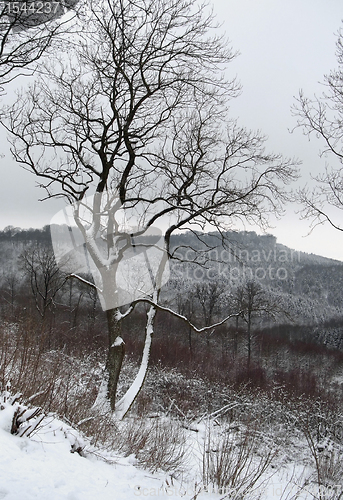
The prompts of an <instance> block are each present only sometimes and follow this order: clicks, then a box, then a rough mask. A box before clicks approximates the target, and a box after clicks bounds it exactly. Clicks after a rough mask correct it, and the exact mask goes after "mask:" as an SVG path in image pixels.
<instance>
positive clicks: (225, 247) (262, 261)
mask: <svg viewBox="0 0 343 500" xmlns="http://www.w3.org/2000/svg"><path fill="white" fill-rule="evenodd" d="M30 244H42V245H51V237H50V230H49V226H45V227H44V228H42V229H40V230H39V229H20V228H14V227H7V228H5V229H4V230H3V231H0V264H1V268H2V273H3V274H4V273H6V269H7V270H9V269H11V271H12V272H13V270H15V269H16V265H17V264H16V263H17V258H18V255H20V253H21V252H22V251H23V249H24V248H25V247H26V246H27V245H30ZM171 244H172V245H171V246H172V252H173V255H174V257H175V259H173V260H172V261H171V279H170V284H169V286H167V287H165V292H164V293H165V294H167V295H168V294H169V292H168V289H169V290H171V289H172V288H173V287H174V288H175V286H176V287H177V288H178V289H182V286H183V284H184V283H185V282H187V283H197V282H203V281H208V282H209V281H218V282H220V283H221V284H222V285H224V286H225V288H227V290H228V291H229V290H230V289H234V288H235V287H236V286H237V285H239V284H241V283H242V282H244V281H245V280H249V279H254V280H256V281H258V282H259V283H260V284H261V285H262V286H263V287H265V288H266V289H268V290H270V291H271V292H272V293H273V294H276V295H277V296H278V300H279V302H280V304H282V305H283V306H284V307H285V309H287V310H289V311H290V312H291V315H292V317H293V318H294V321H296V322H297V323H302V324H321V323H323V322H327V321H332V320H334V321H335V322H337V321H338V323H340V322H341V320H343V263H342V262H340V261H337V260H333V259H328V258H326V257H322V256H320V255H315V254H307V253H304V252H298V251H296V250H293V249H291V248H289V247H287V246H285V245H281V244H279V243H277V240H276V238H275V236H273V235H269V234H268V235H257V234H256V232H254V231H243V232H236V231H228V232H226V233H224V234H222V235H219V233H201V232H187V233H184V234H176V235H173V237H172V241H171ZM193 249H196V250H197V256H196V254H195V252H194V251H193ZM195 256H196V258H195ZM180 260H183V262H180ZM175 283H176V285H175ZM335 328H337V327H336V326H335Z"/></svg>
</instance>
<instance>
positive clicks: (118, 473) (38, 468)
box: [0, 393, 343, 500]
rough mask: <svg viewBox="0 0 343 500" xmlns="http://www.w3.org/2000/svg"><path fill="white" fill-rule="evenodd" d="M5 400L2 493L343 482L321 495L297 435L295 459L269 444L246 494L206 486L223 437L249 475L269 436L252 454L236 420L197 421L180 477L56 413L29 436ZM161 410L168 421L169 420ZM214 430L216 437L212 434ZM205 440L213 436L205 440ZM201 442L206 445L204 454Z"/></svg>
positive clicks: (298, 491)
mask: <svg viewBox="0 0 343 500" xmlns="http://www.w3.org/2000/svg"><path fill="white" fill-rule="evenodd" d="M7 394H8V393H7ZM0 403H1V404H0V410H1V411H0V500H2V499H5V500H31V499H38V500H97V499H99V500H131V499H135V498H147V499H149V498H183V499H185V500H197V499H198V500H204V499H206V500H219V499H221V500H224V499H228V500H238V499H242V498H244V500H257V499H260V500H293V499H299V500H300V499H301V500H310V499H318V498H321V499H324V498H325V499H326V500H337V499H339V498H342V497H343V494H342V489H343V488H342V485H336V487H337V488H338V489H339V491H338V490H337V495H336V494H335V492H334V490H333V489H330V490H328V489H326V490H325V491H323V492H322V493H323V494H322V496H321V497H320V496H319V495H318V488H317V487H316V486H315V483H314V482H313V480H312V479H311V478H313V469H311V467H310V466H308V465H307V466H306V460H305V461H304V460H300V457H301V456H302V454H303V453H304V448H305V446H304V443H302V442H301V441H300V440H299V441H298V442H297V443H296V444H297V447H298V451H297V455H298V457H299V460H291V459H290V457H289V454H288V451H287V450H285V449H278V450H272V452H270V453H271V455H270V456H271V459H270V460H269V461H268V466H266V468H265V471H264V472H263V474H262V476H261V477H259V479H258V481H257V482H256V483H255V484H254V486H253V487H251V488H250V486H249V488H248V489H246V490H244V489H243V490H241V492H242V491H243V492H244V495H243V496H241V494H239V495H234V494H232V491H231V493H230V492H228V491H227V490H225V489H224V490H221V491H218V489H215V488H214V487H213V486H207V491H206V487H205V486H204V480H205V479H206V478H205V479H204V475H202V474H204V472H203V470H204V469H201V466H202V464H203V457H204V456H205V457H212V458H211V460H214V461H216V460H217V458H218V457H220V446H221V444H220V443H221V442H222V440H223V439H224V441H225V439H227V440H228V443H229V445H230V446H229V447H228V448H226V449H227V450H228V451H227V453H229V456H230V460H228V461H227V465H226V467H227V466H230V464H232V463H233V464H234V463H235V460H237V457H240V460H241V462H239V463H244V472H243V474H242V478H245V477H251V476H252V475H253V474H254V473H255V472H254V471H255V470H256V467H255V466H256V465H257V464H258V463H259V461H263V460H264V458H265V457H266V454H267V453H268V447H267V446H265V443H266V442H267V441H268V436H262V439H261V440H260V441H252V446H253V447H254V449H255V448H256V450H255V452H254V454H253V455H252V454H249V455H247V456H246V457H244V446H243V447H242V445H241V444H239V443H238V444H237V445H235V440H236V441H237V440H239V439H241V437H242V434H239V432H238V431H237V430H235V426H234V427H230V428H227V426H226V427H224V426H221V425H218V424H217V423H216V422H215V421H212V422H208V421H200V422H198V423H197V424H194V426H192V428H189V429H187V430H185V432H186V436H187V441H186V447H187V451H188V452H189V463H188V466H187V470H185V471H184V473H182V474H180V473H179V474H178V475H177V478H176V477H174V476H175V475H174V474H173V473H170V474H167V473H164V472H163V471H161V470H160V471H158V472H155V473H151V472H149V471H148V470H144V469H142V468H141V467H139V466H138V461H137V459H136V457H135V456H134V455H133V454H131V455H129V456H126V457H125V456H124V455H122V454H119V453H117V454H116V452H115V451H112V452H109V451H108V450H105V449H101V448H99V447H95V446H93V445H92V444H91V442H90V440H89V439H87V438H85V437H83V436H82V434H81V433H80V432H79V431H78V430H76V429H75V428H73V427H72V426H70V425H68V424H66V423H65V422H63V421H62V420H60V419H59V418H57V417H56V416H55V415H54V414H49V415H46V416H44V418H43V419H42V420H39V425H38V426H37V427H36V428H35V429H34V430H33V432H32V433H31V434H30V436H29V437H27V436H25V435H24V436H23V437H19V436H18V435H15V434H11V427H12V422H13V417H14V415H15V411H16V410H17V409H18V407H19V404H18V403H17V402H14V403H13V401H12V404H11V401H10V400H9V399H8V396H7V400H6V398H2V401H0ZM21 408H23V405H21ZM24 408H28V407H25V406H24ZM162 418H164V419H165V420H166V421H167V423H168V422H169V424H170V425H171V420H169V421H168V418H166V417H162ZM30 422H31V421H30ZM165 423H166V422H165ZM28 426H29V422H23V423H22V424H21V425H20V427H19V432H20V431H22V432H23V430H24V429H25V428H26V427H28ZM209 432H210V433H211V439H212V440H211V442H210V441H207V440H208V436H209ZM225 436H226V438H225ZM217 438H218V440H217V441H216V439H217ZM207 442H208V443H210V444H209V445H207ZM204 449H205V450H208V451H206V452H205V454H203V452H204ZM246 449H247V450H249V449H248V448H246ZM293 449H294V448H293ZM232 450H234V451H233V452H232ZM241 450H243V452H242V451H241ZM208 453H210V454H211V455H208ZM230 453H232V454H231V455H230ZM241 453H243V455H240V454H241ZM303 456H305V455H303ZM219 459H220V458H218V460H219ZM228 464H229V465H228ZM304 464H305V465H304ZM233 467H234V465H233ZM226 470H227V477H230V475H231V472H230V469H226ZM237 470H238V468H236V469H235V471H237ZM224 477H225V476H224ZM208 478H209V479H210V476H208ZM209 485H211V481H209ZM341 494H342V496H340V495H341Z"/></svg>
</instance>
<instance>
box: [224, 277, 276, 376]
mask: <svg viewBox="0 0 343 500" xmlns="http://www.w3.org/2000/svg"><path fill="white" fill-rule="evenodd" d="M234 301H235V302H236V307H237V310H238V311H240V312H241V317H242V319H243V320H244V322H245V323H246V325H247V350H248V354H247V369H248V371H249V369H250V364H251V353H252V343H253V334H252V325H253V321H254V319H256V317H258V316H267V317H273V316H275V315H276V314H277V313H279V312H280V308H279V306H278V305H277V299H275V297H274V298H273V297H272V296H271V294H270V293H269V292H268V290H266V289H264V288H263V287H262V285H261V284H260V283H258V282H256V281H254V280H248V281H247V282H246V283H244V284H243V285H240V286H239V287H237V289H236V290H235V293H234ZM237 330H238V316H237V323H236V331H237ZM236 335H237V333H236ZM236 342H237V340H236Z"/></svg>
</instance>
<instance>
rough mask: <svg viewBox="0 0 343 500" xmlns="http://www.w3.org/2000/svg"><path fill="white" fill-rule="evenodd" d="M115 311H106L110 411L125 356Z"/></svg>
mask: <svg viewBox="0 0 343 500" xmlns="http://www.w3.org/2000/svg"><path fill="white" fill-rule="evenodd" d="M117 312H118V310H117V309H108V310H107V311H106V313H107V323H108V340H109V346H108V354H107V363H106V372H107V398H108V400H109V402H110V406H111V410H112V411H114V410H115V405H116V394H117V386H118V380H119V375H120V371H121V366H122V363H123V359H124V355H125V344H124V341H123V339H122V338H121V336H120V334H121V323H120V321H118V319H117Z"/></svg>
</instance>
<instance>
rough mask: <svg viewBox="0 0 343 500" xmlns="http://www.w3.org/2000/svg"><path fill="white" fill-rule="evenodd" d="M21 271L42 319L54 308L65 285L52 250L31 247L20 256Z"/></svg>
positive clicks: (42, 247)
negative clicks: (27, 280)
mask: <svg viewBox="0 0 343 500" xmlns="http://www.w3.org/2000/svg"><path fill="white" fill-rule="evenodd" d="M21 262H22V267H23V270H24V272H25V274H26V276H27V277H28V279H29V282H30V288H31V292H32V296H33V298H34V302H35V307H36V309H37V311H38V313H39V315H40V317H41V318H42V319H44V318H45V316H46V313H47V311H48V310H49V309H50V308H51V307H52V306H54V301H55V298H56V295H57V293H58V292H59V290H60V289H61V288H62V286H63V285H64V283H65V277H64V276H63V275H62V274H61V272H60V270H59V268H58V266H57V264H56V261H55V257H54V253H53V250H52V249H51V248H47V247H44V246H38V245H36V246H33V247H30V248H28V249H26V250H24V252H23V253H22V255H21Z"/></svg>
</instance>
